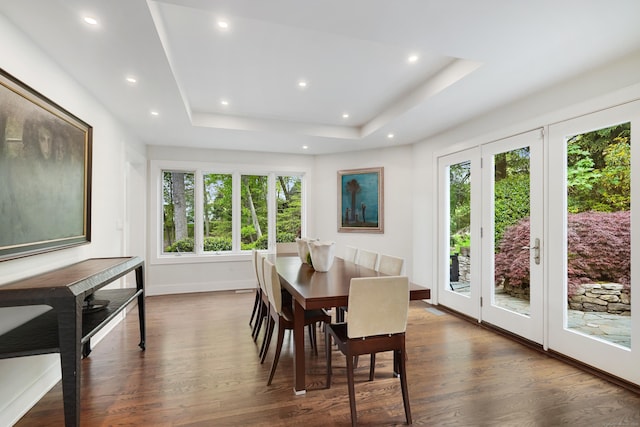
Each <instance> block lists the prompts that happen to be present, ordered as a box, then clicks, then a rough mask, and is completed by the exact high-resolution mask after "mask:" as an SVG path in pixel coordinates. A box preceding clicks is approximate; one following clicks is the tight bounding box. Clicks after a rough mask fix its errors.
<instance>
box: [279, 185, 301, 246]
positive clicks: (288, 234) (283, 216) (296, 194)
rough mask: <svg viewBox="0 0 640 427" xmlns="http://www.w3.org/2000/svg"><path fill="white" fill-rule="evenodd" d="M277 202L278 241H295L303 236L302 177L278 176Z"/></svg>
mask: <svg viewBox="0 0 640 427" xmlns="http://www.w3.org/2000/svg"><path fill="white" fill-rule="evenodd" d="M276 202H277V203H278V207H277V209H278V210H277V212H276V233H277V234H276V242H280V243H287V242H295V241H296V237H301V236H302V234H301V231H302V177H299V176H278V179H277V181H276Z"/></svg>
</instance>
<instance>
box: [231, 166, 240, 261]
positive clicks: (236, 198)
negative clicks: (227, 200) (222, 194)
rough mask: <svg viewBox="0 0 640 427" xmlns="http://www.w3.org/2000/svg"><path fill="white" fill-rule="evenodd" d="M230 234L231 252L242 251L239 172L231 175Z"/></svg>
mask: <svg viewBox="0 0 640 427" xmlns="http://www.w3.org/2000/svg"><path fill="white" fill-rule="evenodd" d="M232 218H233V219H232V224H231V234H232V236H233V249H232V252H240V251H241V250H242V243H241V239H242V236H241V233H240V231H241V226H242V225H241V222H242V189H241V182H240V172H234V173H233V213H232Z"/></svg>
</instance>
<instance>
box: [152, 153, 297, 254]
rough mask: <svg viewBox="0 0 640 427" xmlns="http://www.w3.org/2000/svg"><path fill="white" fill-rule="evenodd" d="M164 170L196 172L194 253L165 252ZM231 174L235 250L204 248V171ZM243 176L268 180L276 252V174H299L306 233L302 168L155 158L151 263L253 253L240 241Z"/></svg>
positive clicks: (271, 240) (271, 236)
mask: <svg viewBox="0 0 640 427" xmlns="http://www.w3.org/2000/svg"><path fill="white" fill-rule="evenodd" d="M164 171H176V172H178V171H179V172H185V173H193V174H194V183H195V185H194V191H195V194H194V209H195V212H194V252H192V253H165V252H163V241H164V239H163V209H162V203H163V194H162V188H163V187H162V185H163V175H162V173H163V172H164ZM209 173H216V174H230V175H232V182H233V214H232V221H233V222H232V242H233V246H232V250H231V251H228V252H204V250H203V249H204V248H203V230H202V227H201V226H198V224H202V219H203V212H202V202H203V191H204V188H203V184H202V179H203V176H204V175H205V174H209ZM242 175H262V176H266V177H267V180H268V186H269V188H268V198H269V201H268V203H269V210H268V215H267V220H268V227H267V232H268V235H269V240H268V251H274V250H275V246H276V212H277V201H276V198H275V194H276V189H275V188H276V177H277V176H298V177H300V178H301V180H302V183H301V191H302V209H301V229H302V235H303V236H304V235H306V229H307V227H306V223H307V221H306V217H307V212H306V205H307V203H306V202H307V194H306V188H307V185H306V180H307V176H308V175H309V171H307V170H300V169H291V168H289V167H277V166H274V167H269V168H266V169H265V168H264V166H260V167H256V166H254V165H243V164H216V163H205V162H189V161H171V160H152V161H150V168H149V188H150V189H152V191H150V192H149V205H150V221H149V246H150V251H149V253H150V263H151V264H185V263H200V262H228V261H243V260H246V258H247V256H250V251H247V250H241V249H240V246H241V244H240V240H241V234H240V230H241V224H240V207H241V191H240V185H241V183H240V177H241V176H242Z"/></svg>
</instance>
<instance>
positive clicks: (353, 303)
mask: <svg viewBox="0 0 640 427" xmlns="http://www.w3.org/2000/svg"><path fill="white" fill-rule="evenodd" d="M408 314H409V279H408V278H407V277H406V276H382V277H361V278H352V279H351V285H350V288H349V319H348V321H347V323H332V324H328V325H326V326H325V348H326V357H327V378H326V381H327V388H330V387H331V374H332V372H331V359H332V347H331V345H330V343H331V339H332V338H333V340H334V342H335V343H336V345H337V347H338V350H340V351H341V352H342V353H343V354H344V355H345V356H346V359H347V384H348V389H349V406H350V408H351V425H352V426H356V425H357V412H356V401H355V399H356V396H355V385H354V375H353V370H354V368H355V366H354V359H355V358H356V357H357V356H359V355H364V354H370V355H371V367H370V369H369V381H373V379H374V376H375V371H374V368H375V353H377V352H378V353H379V352H384V351H393V352H394V365H395V364H396V363H397V366H396V367H397V372H398V373H399V375H400V388H401V389H402V400H403V402H404V411H405V417H406V421H407V424H411V409H410V406H409V391H408V387H407V372H406V371H407V369H406V363H405V362H406V350H405V332H406V329H407V316H408Z"/></svg>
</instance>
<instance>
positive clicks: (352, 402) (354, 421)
mask: <svg viewBox="0 0 640 427" xmlns="http://www.w3.org/2000/svg"><path fill="white" fill-rule="evenodd" d="M347 384H348V387H349V406H350V407H351V425H352V426H353V427H355V426H357V425H358V414H357V412H356V389H355V386H354V381H353V356H351V355H350V354H347Z"/></svg>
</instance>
